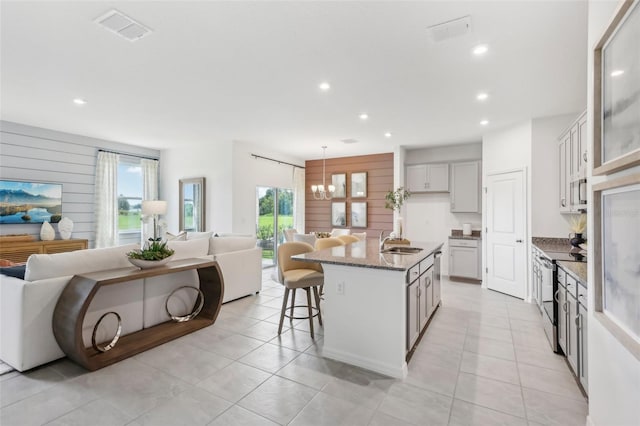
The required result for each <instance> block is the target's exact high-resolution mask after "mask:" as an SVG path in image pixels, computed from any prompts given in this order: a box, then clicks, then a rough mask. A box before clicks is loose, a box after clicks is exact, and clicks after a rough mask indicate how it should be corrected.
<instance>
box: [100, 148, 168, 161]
mask: <svg viewBox="0 0 640 426" xmlns="http://www.w3.org/2000/svg"><path fill="white" fill-rule="evenodd" d="M98 152H109V153H111V154H118V155H128V156H129V157H138V158H144V159H145V160H154V161H160V159H159V158H153V157H145V156H144V155H139V154H131V153H130V152H119V151H110V150H108V149H98Z"/></svg>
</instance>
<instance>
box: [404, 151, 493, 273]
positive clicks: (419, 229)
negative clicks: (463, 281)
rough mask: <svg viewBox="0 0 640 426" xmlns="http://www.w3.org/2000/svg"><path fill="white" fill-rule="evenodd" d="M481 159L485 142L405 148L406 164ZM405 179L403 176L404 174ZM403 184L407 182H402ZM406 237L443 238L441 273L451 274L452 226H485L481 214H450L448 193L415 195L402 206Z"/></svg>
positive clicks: (421, 239) (417, 239) (440, 239)
mask: <svg viewBox="0 0 640 426" xmlns="http://www.w3.org/2000/svg"><path fill="white" fill-rule="evenodd" d="M481 159H482V144H481V143H473V144H464V145H455V146H444V147H434V148H423V149H412V150H408V149H407V150H406V151H405V153H404V164H421V163H439V162H442V163H449V162H458V161H468V160H481ZM403 179H404V177H403ZM403 185H404V183H403ZM402 213H403V216H404V223H405V230H406V236H407V238H408V239H409V240H415V241H443V242H444V243H445V244H444V246H443V250H442V266H441V268H442V274H444V275H449V236H450V235H451V230H452V229H462V224H463V223H471V225H472V228H473V229H480V228H481V226H482V215H481V214H480V213H451V202H450V198H449V193H434V194H413V195H412V196H411V198H409V199H408V200H407V201H406V203H405V207H403V212H402Z"/></svg>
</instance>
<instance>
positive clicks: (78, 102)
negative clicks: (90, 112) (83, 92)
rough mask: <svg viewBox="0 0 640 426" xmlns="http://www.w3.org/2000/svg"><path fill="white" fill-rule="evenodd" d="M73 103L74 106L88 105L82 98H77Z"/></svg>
mask: <svg viewBox="0 0 640 426" xmlns="http://www.w3.org/2000/svg"><path fill="white" fill-rule="evenodd" d="M73 103H74V104H76V105H84V104H86V103H87V101H85V100H84V99H82V98H75V99H74V100H73Z"/></svg>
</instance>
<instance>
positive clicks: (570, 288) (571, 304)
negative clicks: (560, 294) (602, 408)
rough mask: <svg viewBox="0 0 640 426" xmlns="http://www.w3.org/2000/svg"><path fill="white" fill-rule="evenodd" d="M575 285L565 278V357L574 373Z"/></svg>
mask: <svg viewBox="0 0 640 426" xmlns="http://www.w3.org/2000/svg"><path fill="white" fill-rule="evenodd" d="M576 285H577V284H576V283H575V280H573V278H571V277H569V276H567V350H566V352H565V355H566V356H567V361H569V365H570V366H571V368H572V369H573V371H574V372H576V373H577V371H578V324H577V323H578V312H577V310H578V303H577V301H576Z"/></svg>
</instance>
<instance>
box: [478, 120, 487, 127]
mask: <svg viewBox="0 0 640 426" xmlns="http://www.w3.org/2000/svg"><path fill="white" fill-rule="evenodd" d="M487 124H489V120H482V121H481V122H480V125H481V126H486V125H487Z"/></svg>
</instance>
